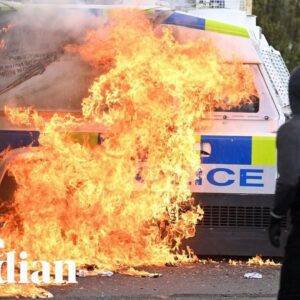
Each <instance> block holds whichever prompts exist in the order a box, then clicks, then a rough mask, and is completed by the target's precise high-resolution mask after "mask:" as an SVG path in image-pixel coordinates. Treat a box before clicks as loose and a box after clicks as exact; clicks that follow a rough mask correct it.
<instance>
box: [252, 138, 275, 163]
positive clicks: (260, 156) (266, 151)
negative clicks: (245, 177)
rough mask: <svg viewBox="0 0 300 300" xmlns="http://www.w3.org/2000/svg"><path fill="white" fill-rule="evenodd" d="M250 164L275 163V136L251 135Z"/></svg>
mask: <svg viewBox="0 0 300 300" xmlns="http://www.w3.org/2000/svg"><path fill="white" fill-rule="evenodd" d="M252 165H261V166H274V165H276V137H275V136H253V137H252Z"/></svg>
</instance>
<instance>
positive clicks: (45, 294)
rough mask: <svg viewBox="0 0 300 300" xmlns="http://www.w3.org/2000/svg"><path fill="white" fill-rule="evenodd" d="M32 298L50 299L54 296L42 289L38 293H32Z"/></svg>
mask: <svg viewBox="0 0 300 300" xmlns="http://www.w3.org/2000/svg"><path fill="white" fill-rule="evenodd" d="M33 298H34V299H50V298H54V296H53V295H52V294H51V293H50V292H48V291H45V290H44V291H42V293H40V294H39V295H34V296H33Z"/></svg>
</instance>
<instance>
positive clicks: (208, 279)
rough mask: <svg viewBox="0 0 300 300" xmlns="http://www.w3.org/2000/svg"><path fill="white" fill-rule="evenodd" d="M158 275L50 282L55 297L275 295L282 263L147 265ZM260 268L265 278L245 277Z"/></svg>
mask: <svg viewBox="0 0 300 300" xmlns="http://www.w3.org/2000/svg"><path fill="white" fill-rule="evenodd" d="M146 270H147V271H151V272H155V273H161V274H162V277H159V278H139V277H132V276H126V275H120V274H114V275H113V276H112V277H101V276H94V277H84V278H78V281H79V283H78V284H76V285H64V286H50V287H47V288H46V289H47V290H48V291H49V292H51V293H52V294H53V295H54V299H188V300H191V299H208V300H218V299H241V300H245V299H260V300H263V299H264V300H270V299H276V293H277V289H278V282H279V273H280V267H278V266H262V267H260V266H247V265H246V264H244V265H240V266H232V265H229V264H228V263H226V262H219V263H208V264H201V263H199V264H194V265H187V266H179V267H164V268H147V269H146ZM247 272H259V273H260V274H262V279H245V278H244V274H245V273H247Z"/></svg>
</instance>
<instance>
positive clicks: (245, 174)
mask: <svg viewBox="0 0 300 300" xmlns="http://www.w3.org/2000/svg"><path fill="white" fill-rule="evenodd" d="M263 172H264V171H263V170H257V169H241V173H240V186H252V187H264V184H263V182H261V183H258V182H256V183H249V182H248V179H253V180H259V181H262V180H263V177H262V175H258V176H253V175H249V173H254V174H263Z"/></svg>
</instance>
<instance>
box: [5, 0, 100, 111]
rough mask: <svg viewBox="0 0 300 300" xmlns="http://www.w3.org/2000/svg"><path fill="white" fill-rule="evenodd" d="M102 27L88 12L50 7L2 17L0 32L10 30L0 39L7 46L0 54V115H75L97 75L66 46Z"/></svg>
mask: <svg viewBox="0 0 300 300" xmlns="http://www.w3.org/2000/svg"><path fill="white" fill-rule="evenodd" d="M60 3H62V1H60ZM104 21H105V20H104V19H103V17H101V16H99V15H98V16H97V15H95V12H94V13H93V12H91V11H89V10H87V9H63V8H61V7H59V6H54V5H53V6H45V7H43V8H41V7H37V8H33V7H29V8H27V9H23V10H21V11H16V12H10V13H4V14H3V13H1V15H0V29H1V28H2V27H5V26H6V25H7V24H14V27H13V28H12V29H11V30H9V31H8V32H6V33H3V32H2V33H0V39H3V40H4V41H5V42H6V45H7V46H6V48H4V49H0V110H2V109H3V107H4V105H10V106H12V105H13V106H16V105H18V106H20V105H21V106H34V107H36V108H38V109H41V110H63V111H65V110H79V109H80V102H81V99H82V98H83V97H84V96H86V95H87V93H88V87H89V85H90V83H91V81H92V79H93V78H94V76H95V75H96V74H95V73H94V71H93V70H92V69H91V68H90V67H89V65H87V64H86V63H84V62H83V61H81V59H80V58H79V56H77V55H74V54H73V55H71V54H69V53H65V51H64V46H65V45H67V44H69V43H80V42H82V41H83V39H84V36H85V33H86V30H87V29H91V28H99V26H101V24H103V22H104Z"/></svg>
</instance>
